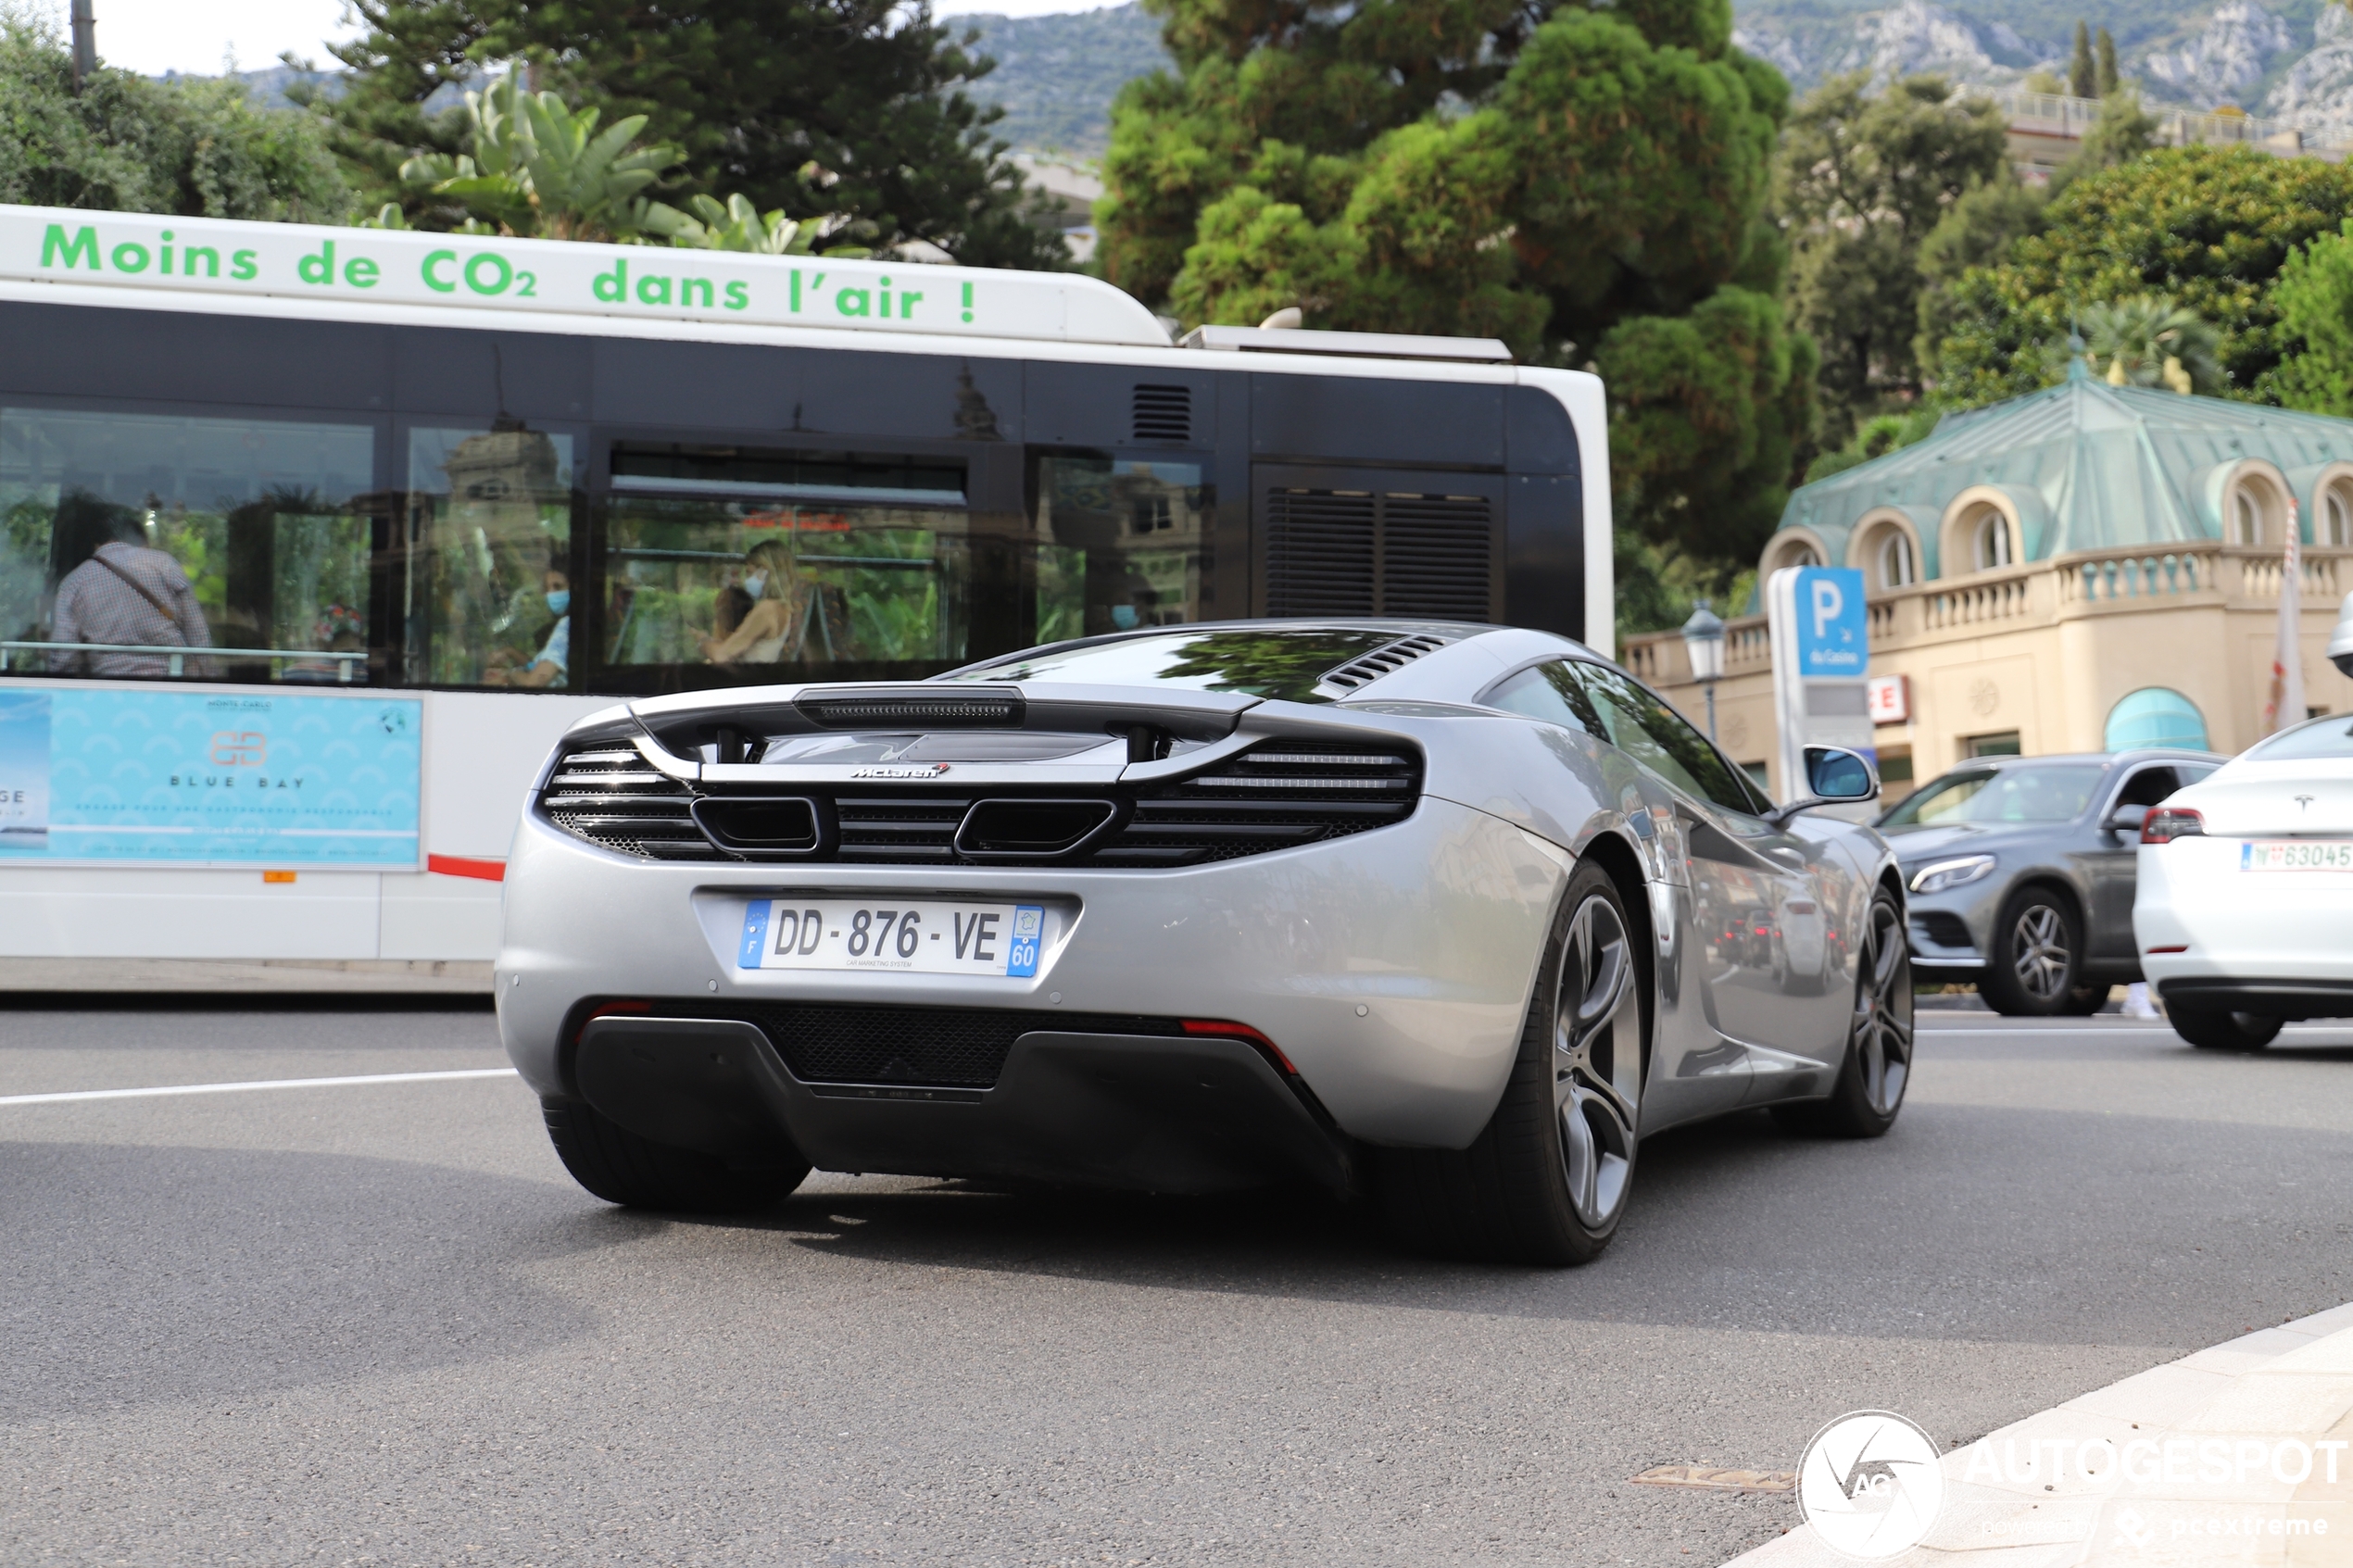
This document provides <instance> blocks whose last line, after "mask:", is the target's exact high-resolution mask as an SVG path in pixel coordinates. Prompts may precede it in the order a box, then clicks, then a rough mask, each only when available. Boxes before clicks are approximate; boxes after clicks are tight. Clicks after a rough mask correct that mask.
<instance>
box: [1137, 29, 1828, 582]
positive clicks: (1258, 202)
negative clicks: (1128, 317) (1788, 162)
mask: <svg viewBox="0 0 2353 1568" xmlns="http://www.w3.org/2000/svg"><path fill="white" fill-rule="evenodd" d="M1160 14H1161V15H1162V16H1163V17H1164V18H1165V19H1166V25H1165V28H1164V38H1165V40H1166V42H1167V44H1168V47H1169V50H1170V53H1171V54H1172V55H1173V56H1175V57H1176V62H1177V65H1178V67H1179V69H1180V70H1181V72H1182V75H1181V76H1180V77H1178V76H1170V75H1167V74H1160V75H1155V76H1151V77H1147V78H1145V79H1143V80H1141V81H1139V82H1135V83H1132V84H1131V85H1130V86H1129V87H1128V88H1127V89H1126V91H1125V92H1124V93H1123V94H1122V95H1121V97H1120V100H1119V102H1118V104H1117V106H1116V107H1115V108H1114V118H1113V128H1112V148H1111V154H1110V157H1109V158H1108V159H1107V161H1106V165H1105V171H1104V175H1105V194H1104V197H1103V199H1102V201H1101V203H1100V204H1099V206H1098V207H1097V209H1096V213H1097V219H1098V223H1099V227H1100V229H1101V235H1102V239H1101V252H1100V254H1101V257H1102V260H1103V268H1104V272H1105V275H1106V276H1108V277H1109V278H1110V279H1111V280H1112V281H1113V282H1115V283H1118V284H1119V285H1120V286H1121V287H1123V288H1126V289H1127V290H1128V291H1129V292H1130V293H1133V294H1135V295H1139V297H1141V298H1143V299H1145V300H1147V301H1150V302H1152V303H1154V304H1162V303H1165V304H1167V305H1168V306H1169V307H1172V308H1173V310H1174V311H1175V313H1176V315H1177V316H1178V317H1179V318H1180V319H1182V320H1185V321H1187V322H1188V323H1190V322H1199V321H1214V322H1224V323H1240V324H1244V325H1248V324H1252V323H1255V322H1256V321H1258V320H1261V319H1262V318H1264V317H1265V316H1267V315H1268V314H1270V313H1272V312H1274V311H1276V310H1279V309H1283V308H1287V307H1298V308H1299V309H1301V310H1302V312H1303V314H1304V317H1305V320H1306V324H1307V325H1309V326H1310V327H1323V328H1342V329H1360V330H1373V331H1390V332H1441V333H1470V334H1479V335H1492V336H1498V337H1502V338H1504V339H1505V340H1507V341H1508V342H1510V343H1511V344H1512V345H1514V347H1515V348H1516V350H1517V351H1518V352H1519V353H1520V354H1522V355H1523V356H1526V357H1529V358H1543V359H1549V360H1551V361H1552V362H1554V363H1567V364H1575V365H1591V366H1592V367H1593V368H1595V369H1597V370H1599V371H1600V372H1601V374H1602V376H1603V378H1604V381H1605V382H1606V383H1608V386H1609V391H1610V395H1611V397H1612V399H1613V421H1612V430H1611V472H1612V477H1613V480H1614V481H1615V482H1616V483H1617V491H1618V508H1619V517H1620V519H1621V520H1622V521H1633V522H1635V523H1638V524H1639V525H1640V526H1641V527H1642V529H1643V530H1645V531H1646V533H1648V535H1649V536H1650V538H1651V539H1653V540H1654V541H1655V542H1656V543H1658V544H1660V545H1665V546H1671V547H1672V548H1674V549H1676V550H1679V551H1681V552H1683V553H1684V554H1685V555H1686V556H1688V557H1690V558H1696V559H1699V560H1702V561H1707V562H1714V563H1718V565H1719V566H1722V567H1723V568H1725V569H1727V570H1730V569H1734V568H1737V567H1738V566H1742V565H1745V564H1746V563H1747V562H1748V561H1749V560H1751V559H1753V558H1754V554H1755V549H1756V548H1757V547H1759V546H1761V544H1762V541H1763V539H1764V537H1765V535H1766V534H1767V533H1769V532H1770V530H1771V528H1772V526H1773V524H1774V523H1775V521H1778V518H1779V515H1780V507H1781V503H1782V500H1783V498H1784V496H1785V495H1786V486H1787V481H1788V478H1789V475H1790V472H1791V470H1792V467H1793V461H1794V458H1795V448H1796V445H1797V444H1798V443H1799V442H1800V441H1801V440H1802V439H1803V438H1804V436H1805V434H1806V430H1807V427H1808V424H1809V421H1810V395H1811V394H1810V383H1811V382H1812V379H1813V363H1812V345H1811V344H1810V343H1809V342H1807V341H1806V339H1804V338H1803V337H1802V336H1797V335H1793V334H1792V333H1790V332H1787V331H1785V330H1784V328H1783V325H1782V321H1781V316H1780V308H1779V307H1778V306H1777V305H1776V304H1775V302H1774V300H1773V297H1772V295H1773V294H1774V292H1775V291H1776V290H1777V289H1778V288H1779V285H1780V271H1781V267H1782V263H1783V260H1784V256H1783V252H1782V248H1781V245H1780V237H1779V234H1778V232H1776V231H1775V230H1774V229H1773V227H1772V226H1771V225H1770V224H1769V223H1768V222H1766V221H1764V220H1763V208H1764V205H1765V198H1766V195H1767V193H1768V186H1769V182H1770V174H1771V162H1772V148H1773V140H1774V136H1775V133H1776V132H1777V130H1778V128H1779V125H1780V120H1781V118H1782V116H1783V114H1784V112H1785V110H1786V107H1787V102H1788V87H1787V84H1786V83H1784V82H1782V81H1781V79H1780V75H1779V74H1778V73H1777V72H1775V71H1774V70H1773V69H1771V68H1770V67H1768V66H1767V65H1765V64H1763V63H1762V62H1760V61H1757V60H1755V59H1752V58H1750V57H1749V56H1745V55H1743V54H1742V53H1741V52H1740V51H1738V50H1736V49H1734V48H1732V47H1731V46H1730V35H1731V12H1730V6H1729V5H1728V4H1727V3H1726V0H1639V3H1635V4H1623V5H1619V6H1616V7H1615V8H1613V9H1610V10H1607V11H1592V10H1585V9H1582V8H1571V7H1568V6H1563V7H1561V8H1560V9H1557V10H1553V11H1551V12H1550V13H1549V15H1548V14H1546V13H1545V12H1544V11H1542V10H1541V9H1534V8H1531V7H1529V6H1523V5H1519V4H1516V3H1514V0H1365V3H1364V4H1361V5H1358V6H1353V7H1352V8H1349V9H1347V10H1345V11H1342V10H1340V9H1338V8H1332V9H1324V8H1316V9H1310V8H1308V7H1307V6H1303V5H1295V4H1293V5H1283V6H1231V5H1227V4H1226V3H1224V0H1164V3H1163V5H1162V6H1161V8H1160Z"/></svg>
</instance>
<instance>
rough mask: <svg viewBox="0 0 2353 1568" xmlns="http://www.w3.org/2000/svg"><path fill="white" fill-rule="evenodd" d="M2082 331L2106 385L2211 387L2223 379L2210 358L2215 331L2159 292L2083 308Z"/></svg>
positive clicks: (2216, 343)
mask: <svg viewBox="0 0 2353 1568" xmlns="http://www.w3.org/2000/svg"><path fill="white" fill-rule="evenodd" d="M2082 333H2083V336H2084V338H2085V340H2086V343H2087V345H2088V346H2089V347H2090V350H2091V356H2092V363H2093V364H2094V365H2095V366H2097V365H2100V364H2101V363H2103V362H2105V364H2106V365H2107V368H2108V384H2110V385H2111V386H2167V387H2171V388H2172V389H2173V390H2174V391H2175V392H2179V393H2183V394H2185V395H2186V394H2188V393H2191V392H2211V391H2215V390H2217V389H2219V388H2220V387H2221V385H2222V383H2223V381H2224V377H2223V375H2222V369H2221V365H2220V364H2219V363H2218V362H2217V361H2216V359H2215V357H2214V356H2215V350H2216V349H2217V348H2218V347H2219V346H2220V345H2221V333H2220V332H2216V331H2215V329H2214V327H2213V326H2212V324H2211V323H2209V322H2208V321H2207V320H2205V319H2203V318H2202V317H2200V316H2199V315H2197V313H2196V312H2195V311H2192V310H2189V309H2186V308H2184V307H2181V306H2178V305H2176V304H2174V303H2173V301H2172V300H2171V299H2169V298H2167V297H2166V296H2164V295H2152V294H2143V295H2133V296H2132V297H2130V298H2127V299H2117V300H2109V301H2108V302H2106V303H2104V304H2099V305H2093V306H2089V307H2085V309H2084V311H2083V314H2082Z"/></svg>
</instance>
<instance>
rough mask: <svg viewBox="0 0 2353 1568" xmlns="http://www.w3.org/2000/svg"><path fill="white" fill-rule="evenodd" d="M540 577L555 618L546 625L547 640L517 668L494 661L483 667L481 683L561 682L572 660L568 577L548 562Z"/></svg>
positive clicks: (570, 582)
mask: <svg viewBox="0 0 2353 1568" xmlns="http://www.w3.org/2000/svg"><path fill="white" fill-rule="evenodd" d="M541 581H542V583H544V585H545V588H546V592H547V608H548V611H549V612H550V613H551V614H553V615H554V616H555V618H556V623H555V625H554V626H552V627H550V628H549V629H548V632H547V644H546V645H545V646H542V647H541V648H540V650H539V652H538V654H537V656H536V657H535V658H534V659H532V661H531V662H530V663H529V664H527V665H525V666H524V667H523V668H522V669H521V670H517V669H515V668H514V667H513V666H512V665H494V666H493V667H492V668H490V669H488V670H485V671H483V672H482V682H483V684H484V685H486V686H560V685H561V684H564V679H565V676H566V673H567V672H568V671H569V669H570V666H571V664H572V579H571V578H570V577H568V576H566V575H565V573H564V571H563V569H562V568H561V567H559V566H550V567H548V568H547V575H546V577H545V578H543V579H542V580H541ZM494 657H495V656H494Z"/></svg>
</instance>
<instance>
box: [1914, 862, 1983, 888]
mask: <svg viewBox="0 0 2353 1568" xmlns="http://www.w3.org/2000/svg"><path fill="white" fill-rule="evenodd" d="M1993 874H1994V857H1993V856H1991V855H1964V856H1962V857H1961V858H1960V859H1957V860H1938V861H1937V862H1935V863H1934V864H1933V865H1926V866H1922V867H1921V868H1920V869H1919V871H1916V872H1913V873H1912V884H1911V885H1912V891H1913V892H1915V893H1942V892H1944V890H1945V889H1946V888H1948V887H1965V886H1967V885H1968V884H1970V883H1972V882H1978V881H1982V879H1984V878H1986V877H1989V876H1992V875H1993Z"/></svg>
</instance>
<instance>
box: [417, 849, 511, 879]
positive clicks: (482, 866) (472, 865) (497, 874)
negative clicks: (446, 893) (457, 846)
mask: <svg viewBox="0 0 2353 1568" xmlns="http://www.w3.org/2000/svg"><path fill="white" fill-rule="evenodd" d="M425 870H427V871H429V872H440V873H441V874H442V875H443V876H471V877H476V878H479V879H480V880H482V881H484V882H504V881H506V880H507V862H506V861H504V860H469V859H466V858H465V857H463V856H462V855H428V856H426V857H425Z"/></svg>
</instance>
